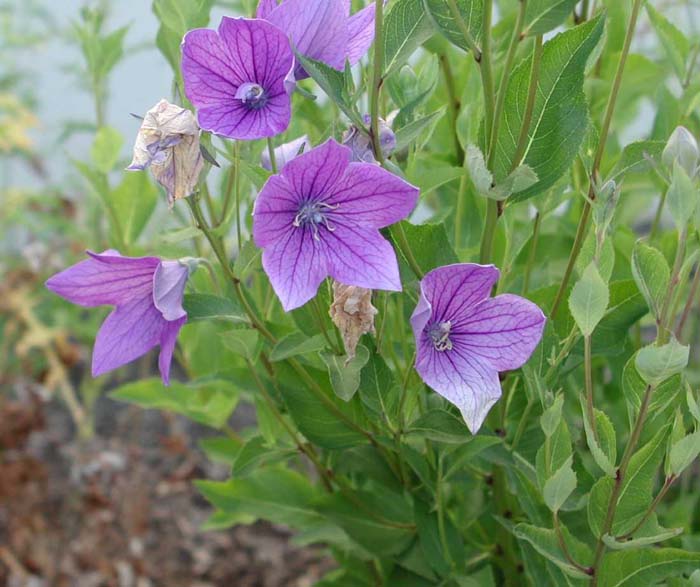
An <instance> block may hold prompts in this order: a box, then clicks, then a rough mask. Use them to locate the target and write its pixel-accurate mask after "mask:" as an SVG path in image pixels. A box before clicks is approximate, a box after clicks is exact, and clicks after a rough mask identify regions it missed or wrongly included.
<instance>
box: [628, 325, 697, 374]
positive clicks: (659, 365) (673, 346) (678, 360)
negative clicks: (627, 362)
mask: <svg viewBox="0 0 700 587" xmlns="http://www.w3.org/2000/svg"><path fill="white" fill-rule="evenodd" d="M689 355H690V347H688V346H686V345H682V344H680V343H679V342H678V341H677V340H676V337H675V336H673V335H672V336H671V341H670V342H668V343H667V344H665V345H663V346H656V345H649V346H645V347H644V348H643V349H640V351H639V352H638V353H637V357H636V359H635V366H636V367H637V371H638V372H639V374H640V375H641V376H642V379H644V381H646V382H647V383H648V384H649V385H654V386H656V385H658V384H659V383H661V382H662V381H665V380H666V379H668V378H669V377H672V376H673V375H675V374H676V373H680V372H681V371H683V369H685V367H686V365H687V364H688V357H689Z"/></svg>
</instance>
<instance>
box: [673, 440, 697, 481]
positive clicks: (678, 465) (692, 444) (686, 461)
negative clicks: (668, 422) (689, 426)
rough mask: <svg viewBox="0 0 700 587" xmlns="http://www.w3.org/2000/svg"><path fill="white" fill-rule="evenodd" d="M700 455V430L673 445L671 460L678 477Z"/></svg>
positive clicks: (674, 472)
mask: <svg viewBox="0 0 700 587" xmlns="http://www.w3.org/2000/svg"><path fill="white" fill-rule="evenodd" d="M698 455H700V431H696V432H693V433H692V434H688V436H686V437H685V438H682V439H681V440H679V441H678V442H676V443H674V444H673V446H671V451H670V453H669V462H670V467H671V473H673V474H674V475H675V476H676V477H677V476H678V475H680V474H681V473H682V472H683V471H685V470H686V469H687V468H688V467H689V466H690V465H691V464H692V463H693V461H695V459H697V458H698Z"/></svg>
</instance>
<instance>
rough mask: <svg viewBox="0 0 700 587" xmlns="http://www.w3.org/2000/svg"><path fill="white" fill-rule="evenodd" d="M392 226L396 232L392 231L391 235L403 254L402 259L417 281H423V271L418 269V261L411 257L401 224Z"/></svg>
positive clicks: (409, 247)
mask: <svg viewBox="0 0 700 587" xmlns="http://www.w3.org/2000/svg"><path fill="white" fill-rule="evenodd" d="M394 226H395V227H396V230H395V231H393V233H394V235H395V236H396V239H397V244H398V245H399V248H400V249H401V252H402V253H403V255H404V257H406V261H407V262H408V265H409V266H410V267H411V270H412V271H413V273H415V275H416V277H417V278H418V279H423V276H424V275H425V274H424V273H423V270H422V269H421V268H420V265H418V261H416V258H415V257H414V255H413V251H412V250H411V245H410V243H409V242H408V237H407V236H406V232H405V231H404V229H403V224H401V222H397V223H396V224H395V225H394Z"/></svg>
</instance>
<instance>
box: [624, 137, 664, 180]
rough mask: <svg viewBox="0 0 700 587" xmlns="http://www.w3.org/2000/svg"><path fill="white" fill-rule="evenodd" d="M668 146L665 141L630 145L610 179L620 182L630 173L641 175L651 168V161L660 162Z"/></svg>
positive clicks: (641, 142)
mask: <svg viewBox="0 0 700 587" xmlns="http://www.w3.org/2000/svg"><path fill="white" fill-rule="evenodd" d="M665 146H666V144H665V143H664V142H663V141H637V142H635V143H630V144H629V145H627V146H626V147H625V148H624V149H623V150H622V154H621V155H620V158H619V159H618V160H617V163H615V167H614V168H613V170H612V172H611V173H610V179H614V180H616V181H619V179H620V178H621V177H624V176H625V175H627V174H628V173H641V172H643V171H647V170H648V169H650V168H651V164H650V163H649V159H652V160H658V159H659V158H660V156H661V153H662V151H663V150H664V147H665Z"/></svg>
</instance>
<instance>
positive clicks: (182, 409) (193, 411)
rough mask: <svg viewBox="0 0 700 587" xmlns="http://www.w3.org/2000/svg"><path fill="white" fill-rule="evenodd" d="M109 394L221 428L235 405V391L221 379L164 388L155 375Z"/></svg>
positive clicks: (128, 384)
mask: <svg viewBox="0 0 700 587" xmlns="http://www.w3.org/2000/svg"><path fill="white" fill-rule="evenodd" d="M110 397H112V398H113V399H115V400H119V401H123V402H129V403H132V404H136V405H138V406H141V407H142V408H148V409H158V410H168V411H171V412H175V413H178V414H183V415H184V416H187V417H188V418H190V419H191V420H194V421H195V422H199V423H201V424H204V425H206V426H210V427H212V428H222V427H223V426H224V425H225V424H226V423H227V421H228V418H229V416H230V415H231V413H232V412H233V410H234V409H235V408H236V405H237V404H238V390H237V389H235V388H234V387H233V386H232V385H231V383H229V382H226V381H220V380H212V381H203V382H199V383H198V382H194V383H191V384H189V385H185V384H183V383H178V382H171V384H170V386H169V387H166V386H165V385H163V382H162V381H161V380H160V379H159V378H155V377H154V378H150V379H142V380H140V381H136V382H134V383H127V384H126V385H122V386H121V387H118V388H117V389H115V390H114V391H112V392H111V393H110Z"/></svg>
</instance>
